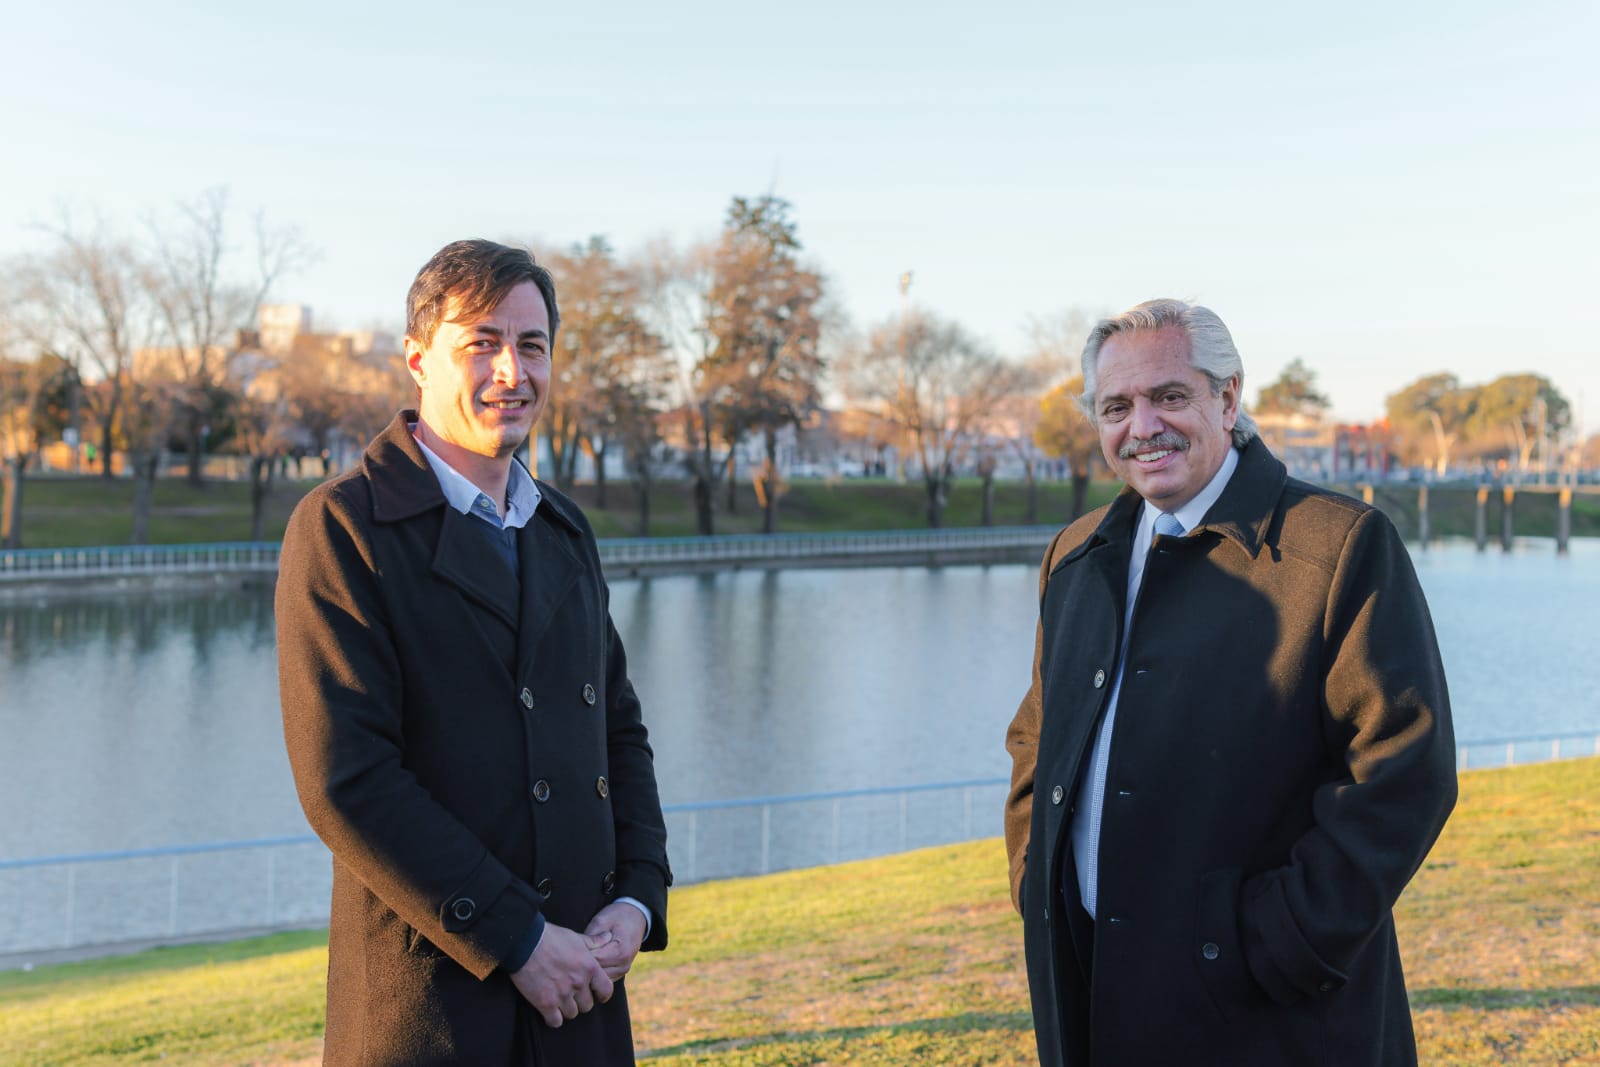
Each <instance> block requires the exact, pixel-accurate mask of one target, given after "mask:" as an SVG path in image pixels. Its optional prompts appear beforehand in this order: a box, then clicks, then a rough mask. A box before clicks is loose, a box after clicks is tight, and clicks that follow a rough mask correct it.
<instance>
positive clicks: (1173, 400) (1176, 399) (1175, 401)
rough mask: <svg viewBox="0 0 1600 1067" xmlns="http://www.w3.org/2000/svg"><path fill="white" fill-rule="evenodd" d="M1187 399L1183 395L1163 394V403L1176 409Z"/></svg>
mask: <svg viewBox="0 0 1600 1067" xmlns="http://www.w3.org/2000/svg"><path fill="white" fill-rule="evenodd" d="M1185 399H1187V398H1186V397H1185V396H1184V394H1183V393H1162V394H1161V402H1162V403H1163V404H1165V405H1167V407H1169V408H1170V407H1176V406H1177V405H1179V404H1181V403H1183V402H1184V400H1185Z"/></svg>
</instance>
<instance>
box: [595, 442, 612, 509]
mask: <svg viewBox="0 0 1600 1067" xmlns="http://www.w3.org/2000/svg"><path fill="white" fill-rule="evenodd" d="M609 443H610V442H608V441H607V440H606V439H605V438H604V437H602V438H601V439H600V447H599V448H596V449H592V450H591V452H590V455H592V456H594V506H595V507H597V508H604V507H605V506H606V447H607V446H608V445H609Z"/></svg>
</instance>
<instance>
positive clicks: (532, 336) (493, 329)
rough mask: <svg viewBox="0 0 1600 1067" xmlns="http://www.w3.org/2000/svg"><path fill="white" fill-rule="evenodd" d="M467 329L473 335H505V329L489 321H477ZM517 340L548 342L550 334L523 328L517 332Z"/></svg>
mask: <svg viewBox="0 0 1600 1067" xmlns="http://www.w3.org/2000/svg"><path fill="white" fill-rule="evenodd" d="M469 329H470V330H471V331H472V334H473V336H474V337H476V336H478V335H479V334H488V335H489V336H491V337H497V338H498V337H504V336H505V331H504V330H502V329H500V327H498V326H491V325H490V324H489V323H486V322H484V323H479V324H478V325H476V326H472V327H469ZM517 340H518V341H531V340H539V341H544V342H545V343H547V344H548V343H549V341H550V335H549V334H547V333H545V332H544V331H543V330H523V331H522V332H521V333H519V334H517Z"/></svg>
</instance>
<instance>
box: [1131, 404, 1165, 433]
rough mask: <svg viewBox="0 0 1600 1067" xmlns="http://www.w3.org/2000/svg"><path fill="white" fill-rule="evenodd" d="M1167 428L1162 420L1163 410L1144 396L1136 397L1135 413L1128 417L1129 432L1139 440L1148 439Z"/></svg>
mask: <svg viewBox="0 0 1600 1067" xmlns="http://www.w3.org/2000/svg"><path fill="white" fill-rule="evenodd" d="M1166 428H1167V424H1166V423H1165V422H1163V421H1161V411H1160V409H1158V408H1157V407H1156V406H1155V405H1154V404H1152V403H1150V401H1148V400H1146V399H1145V398H1144V397H1135V398H1134V401H1133V414H1132V415H1131V416H1129V418H1128V433H1130V434H1131V435H1133V436H1134V437H1137V438H1138V439H1139V440H1141V441H1144V440H1148V439H1150V438H1152V437H1154V436H1156V435H1157V434H1159V433H1161V432H1162V431H1164V430H1165V429H1166Z"/></svg>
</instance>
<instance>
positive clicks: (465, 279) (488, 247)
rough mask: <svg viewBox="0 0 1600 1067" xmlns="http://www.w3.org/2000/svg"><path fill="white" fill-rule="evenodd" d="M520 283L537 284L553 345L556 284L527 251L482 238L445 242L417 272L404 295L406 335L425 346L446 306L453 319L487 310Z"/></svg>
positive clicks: (556, 324)
mask: <svg viewBox="0 0 1600 1067" xmlns="http://www.w3.org/2000/svg"><path fill="white" fill-rule="evenodd" d="M524 282H532V283H533V284H534V285H537V286H538V287H539V294H540V295H541V296H543V297H544V308H545V311H547V312H549V314H550V340H551V342H552V343H554V341H555V334H556V329H557V327H559V326H560V324H561V313H560V312H559V311H557V310H556V283H555V281H554V280H553V279H552V278H551V277H550V272H549V271H548V270H545V269H544V268H543V267H541V266H539V264H537V263H535V262H534V259H533V255H532V254H531V253H530V252H528V251H527V250H526V249H522V248H508V247H507V246H505V245H502V244H496V243H495V242H493V241H484V240H474V241H455V242H452V243H450V244H447V245H445V246H444V247H443V248H441V249H439V251H437V252H435V253H434V254H433V258H432V259H430V260H428V262H427V263H425V264H424V265H423V267H422V269H421V270H420V271H418V272H417V277H416V280H415V281H413V282H412V283H411V291H410V292H409V293H407V294H406V335H407V336H408V337H414V338H416V339H417V340H418V341H419V342H421V343H422V344H425V345H426V344H429V343H431V342H432V341H433V334H434V331H435V330H437V329H438V328H439V323H441V322H443V321H444V316H445V312H446V310H447V309H449V310H453V311H454V313H455V315H456V316H457V317H460V316H469V317H470V316H477V315H483V314H487V313H488V312H490V311H492V310H493V309H494V308H495V307H496V306H498V305H499V303H500V301H502V300H504V299H505V298H506V294H507V293H509V292H511V290H513V289H515V288H516V287H517V286H519V285H521V284H523V283H524ZM451 301H454V302H455V307H454V308H451V307H450V304H451Z"/></svg>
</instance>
